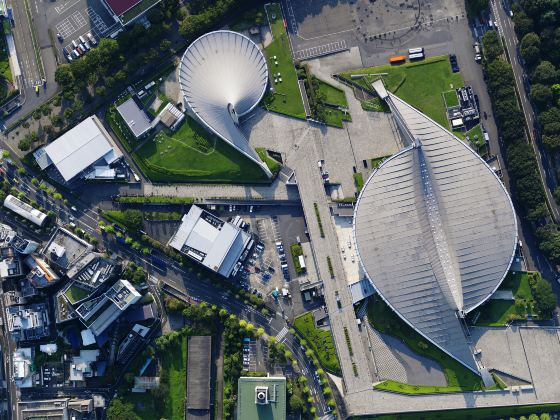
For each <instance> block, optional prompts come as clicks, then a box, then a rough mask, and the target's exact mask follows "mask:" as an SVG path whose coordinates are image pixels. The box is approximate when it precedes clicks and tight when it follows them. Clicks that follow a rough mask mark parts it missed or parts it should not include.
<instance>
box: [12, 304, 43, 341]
mask: <svg viewBox="0 0 560 420" xmlns="http://www.w3.org/2000/svg"><path fill="white" fill-rule="evenodd" d="M6 322H7V324H8V331H9V332H10V333H11V334H12V337H13V339H14V341H31V340H39V339H41V338H43V337H47V336H48V335H49V315H48V312H47V305H46V304H45V303H34V304H31V305H14V306H8V307H7V308H6Z"/></svg>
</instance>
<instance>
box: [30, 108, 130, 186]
mask: <svg viewBox="0 0 560 420" xmlns="http://www.w3.org/2000/svg"><path fill="white" fill-rule="evenodd" d="M33 156H34V157H35V160H36V161H37V164H38V165H39V167H40V168H41V169H42V170H46V169H50V168H54V169H55V171H56V174H57V175H60V176H53V175H55V174H54V173H52V174H51V177H53V178H57V179H59V181H60V182H62V183H66V184H71V183H72V182H73V181H75V180H78V179H80V178H83V177H85V176H86V175H88V174H89V173H90V172H92V171H95V168H96V167H100V166H101V167H105V166H111V165H113V164H115V163H116V162H117V161H118V160H120V159H121V158H122V153H121V152H120V150H119V148H118V147H117V145H116V144H115V143H114V141H113V139H112V138H111V136H110V135H109V133H108V132H107V130H105V128H104V127H103V124H102V123H101V121H99V119H98V118H97V117H96V116H95V115H93V116H91V117H88V118H86V119H85V120H84V121H82V122H81V123H79V124H78V125H76V126H75V127H74V128H72V129H71V130H69V131H67V132H66V133H64V134H63V135H62V136H60V137H59V138H57V139H56V140H55V141H53V142H52V143H49V144H48V145H47V146H44V147H42V148H40V149H38V150H36V151H35V152H33Z"/></svg>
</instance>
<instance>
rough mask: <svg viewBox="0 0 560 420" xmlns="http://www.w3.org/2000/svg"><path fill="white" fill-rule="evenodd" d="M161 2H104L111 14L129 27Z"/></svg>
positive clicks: (128, 0) (118, 0) (109, 0)
mask: <svg viewBox="0 0 560 420" xmlns="http://www.w3.org/2000/svg"><path fill="white" fill-rule="evenodd" d="M160 1H161V0H103V1H102V3H103V4H104V5H105V7H106V8H107V10H109V13H111V15H112V16H113V18H114V19H115V20H116V21H117V22H119V23H120V24H121V25H128V24H130V23H133V22H135V21H137V20H138V19H140V18H141V17H142V16H144V14H145V13H146V12H147V11H148V10H150V9H151V8H152V7H154V6H155V5H156V4H158V3H159V2H160Z"/></svg>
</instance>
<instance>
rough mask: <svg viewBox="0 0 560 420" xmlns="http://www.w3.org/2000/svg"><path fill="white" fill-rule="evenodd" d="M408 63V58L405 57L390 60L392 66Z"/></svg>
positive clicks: (400, 56) (395, 57)
mask: <svg viewBox="0 0 560 420" xmlns="http://www.w3.org/2000/svg"><path fill="white" fill-rule="evenodd" d="M405 61H406V57H405V56H404V55H395V56H394V57H391V58H389V63H391V64H401V63H404V62H405Z"/></svg>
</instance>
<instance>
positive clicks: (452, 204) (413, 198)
mask: <svg viewBox="0 0 560 420" xmlns="http://www.w3.org/2000/svg"><path fill="white" fill-rule="evenodd" d="M374 87H375V89H376V90H377V92H378V93H379V95H380V96H381V97H382V98H383V99H385V101H386V102H387V103H388V105H389V107H390V108H391V111H392V113H393V115H394V117H395V119H396V121H397V124H398V126H399V128H400V130H401V133H402V135H403V137H404V138H405V140H407V141H408V143H409V144H411V146H410V147H408V148H406V149H404V150H402V151H401V152H399V153H397V154H396V155H394V156H392V157H391V158H389V159H387V160H386V161H385V162H383V164H382V165H381V166H380V167H379V168H378V169H377V170H376V171H375V172H374V173H373V174H372V175H371V176H370V178H369V179H368V181H367V182H366V184H365V186H364V188H363V189H362V192H361V194H360V196H359V198H358V202H357V204H356V208H355V213H354V239H355V241H356V249H357V252H358V256H359V260H360V262H361V264H362V267H363V269H364V271H365V273H366V275H367V277H368V278H369V279H370V281H371V282H372V284H373V285H374V287H375V289H376V290H377V291H378V292H379V294H380V295H381V297H382V298H383V299H384V300H385V302H387V304H388V305H389V306H390V307H391V308H392V309H393V310H394V311H395V312H396V313H397V314H398V315H399V316H400V317H401V318H403V319H404V320H405V321H406V322H407V323H408V324H409V325H410V326H412V327H413V328H414V329H415V330H416V331H418V332H419V333H420V334H422V335H423V336H424V337H425V338H427V339H428V340H430V341H431V342H433V343H434V344H436V345H437V346H439V347H440V348H441V349H442V350H444V351H445V352H447V353H448V354H450V355H451V356H453V357H454V358H456V359H457V360H459V361H460V362H461V363H463V364H464V365H465V366H467V367H469V368H470V369H472V370H473V371H475V372H476V371H477V366H476V363H475V360H474V358H473V351H472V349H471V348H470V347H469V345H468V342H467V339H466V338H465V333H464V330H463V325H462V321H461V318H462V317H464V315H465V314H466V313H468V312H469V311H472V310H473V309H474V308H476V307H477V306H479V305H480V304H482V303H483V302H484V301H486V300H487V299H488V298H489V297H490V295H492V293H493V292H494V291H495V290H496V289H497V288H498V286H499V285H500V283H501V282H502V280H503V279H504V277H505V275H506V274H507V271H508V270H509V267H510V265H511V262H512V260H513V257H514V255H515V250H516V245H517V222H516V218H515V211H514V208H513V206H512V203H511V200H510V198H509V195H508V193H507V191H506V189H505V188H504V186H503V184H502V183H501V182H500V180H499V179H498V177H497V176H496V175H495V173H494V171H493V170H492V169H491V168H490V167H489V166H488V165H487V164H486V163H485V162H484V161H483V160H482V159H481V158H480V157H479V156H478V155H477V154H476V153H475V152H474V151H473V150H471V149H470V148H469V147H468V146H467V145H465V144H464V143H463V142H462V141H460V140H459V139H458V138H457V137H455V136H454V135H453V134H451V133H450V132H449V131H448V130H446V129H444V128H443V127H441V126H440V125H438V124H437V123H435V122H434V121H433V120H431V119H429V118H428V117H426V116H425V115H424V114H422V113H421V112H419V111H418V110H416V109H415V108H413V107H412V106H410V105H408V104H407V103H405V102H404V101H402V100H401V99H399V98H398V97H396V96H395V95H393V94H391V93H388V92H387V91H386V90H385V88H384V87H383V84H382V83H381V82H380V81H379V82H376V83H375V84H374Z"/></svg>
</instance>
